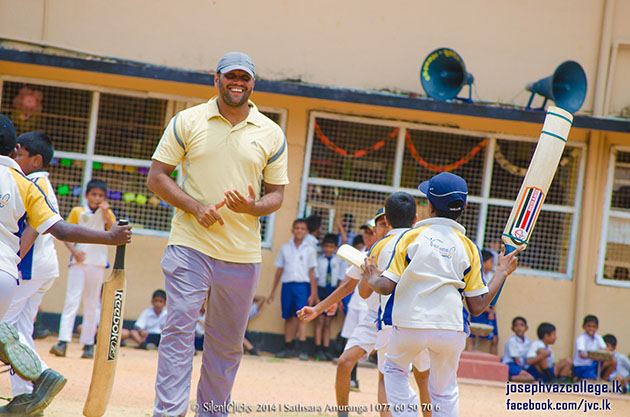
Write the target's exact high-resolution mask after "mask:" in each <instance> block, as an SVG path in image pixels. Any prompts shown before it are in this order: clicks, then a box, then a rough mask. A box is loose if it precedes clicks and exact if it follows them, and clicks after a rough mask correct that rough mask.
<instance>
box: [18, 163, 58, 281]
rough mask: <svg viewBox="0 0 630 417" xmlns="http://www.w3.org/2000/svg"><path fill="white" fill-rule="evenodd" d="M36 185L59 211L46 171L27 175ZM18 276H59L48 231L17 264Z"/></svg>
mask: <svg viewBox="0 0 630 417" xmlns="http://www.w3.org/2000/svg"><path fill="white" fill-rule="evenodd" d="M27 178H28V179H29V180H31V181H32V182H33V183H34V184H35V185H36V186H37V187H39V188H40V189H41V190H42V192H43V193H44V194H46V196H47V197H48V202H49V203H50V206H51V207H52V208H53V209H54V210H55V211H56V212H57V213H59V203H58V202H57V197H56V196H55V192H54V191H53V190H54V189H53V186H52V184H51V183H50V180H49V179H48V172H45V171H37V172H32V173H30V174H29V175H27ZM18 268H19V270H20V276H21V278H22V279H24V280H29V279H30V280H41V279H48V278H57V277H58V276H59V260H58V259H57V250H55V243H54V238H53V236H52V235H51V234H50V233H46V234H40V235H39V236H38V237H37V239H35V242H34V243H33V247H31V250H30V251H28V252H27V253H26V255H24V257H23V258H22V261H21V262H20V264H19V265H18Z"/></svg>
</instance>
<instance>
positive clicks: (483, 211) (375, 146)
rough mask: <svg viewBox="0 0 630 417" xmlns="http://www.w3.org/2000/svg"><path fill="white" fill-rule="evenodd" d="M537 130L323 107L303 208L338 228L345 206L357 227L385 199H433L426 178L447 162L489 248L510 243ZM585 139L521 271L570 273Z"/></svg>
mask: <svg viewBox="0 0 630 417" xmlns="http://www.w3.org/2000/svg"><path fill="white" fill-rule="evenodd" d="M536 142H537V138H530V137H513V136H509V137H508V136H507V135H506V136H502V135H496V134H490V133H484V132H472V131H462V130H460V129H454V128H446V127H437V126H425V125H420V124H412V123H407V122H399V121H390V120H377V119H371V118H361V117H354V116H342V115H334V114H328V113H321V112H313V113H312V114H311V117H310V129H309V137H308V143H307V150H306V157H305V164H304V174H303V179H302V189H301V195H300V209H299V213H300V215H304V216H307V215H310V214H313V213H316V214H319V215H320V216H321V217H322V218H323V229H324V230H326V231H329V232H335V233H337V232H338V226H337V224H338V223H339V222H340V221H339V219H341V218H343V215H344V214H346V213H350V214H352V215H353V219H354V224H353V226H352V231H353V232H355V233H358V231H359V230H358V227H359V226H361V225H362V224H364V223H365V222H366V221H367V220H368V219H370V218H371V217H373V216H374V213H375V212H376V210H377V209H378V208H379V207H381V206H382V205H383V204H384V201H385V198H386V197H387V196H388V195H389V194H390V193H392V192H395V191H399V190H402V191H406V192H408V193H410V194H412V195H414V196H415V197H416V198H417V201H418V204H419V208H420V213H419V215H420V216H421V217H426V216H427V213H426V208H425V206H426V200H425V198H424V195H423V194H422V193H421V192H420V191H419V190H418V189H417V186H418V184H419V183H420V182H422V181H425V180H428V179H429V178H431V177H432V176H433V175H435V174H436V173H438V172H441V171H450V172H453V173H454V174H457V175H460V176H461V177H463V178H464V179H466V181H467V183H468V193H469V197H468V205H467V207H466V210H465V212H464V214H463V216H462V218H461V219H460V221H461V223H462V224H463V225H464V226H465V227H466V230H467V235H468V236H469V237H470V238H471V239H473V240H474V241H475V242H476V243H477V245H478V246H479V247H480V248H484V247H488V248H491V249H497V248H498V247H500V240H499V239H500V236H501V233H502V232H503V228H504V226H505V223H506V222H507V219H508V217H509V214H510V211H511V209H512V206H513V204H514V200H515V199H516V196H517V194H518V191H519V189H520V186H521V182H522V180H523V178H524V176H525V173H526V171H527V168H528V166H529V161H530V159H531V157H532V155H533V153H534V150H535V148H536ZM582 155H583V147H582V145H579V144H568V145H567V147H566V148H565V151H564V154H563V156H562V160H561V162H560V167H559V168H558V171H557V173H556V176H555V177H554V181H553V183H552V185H551V189H550V191H549V193H548V196H547V199H546V201H545V205H544V207H543V211H542V213H541V214H540V217H539V219H538V226H537V228H536V232H535V233H534V235H533V237H532V240H531V241H530V245H529V247H528V249H527V250H526V251H525V252H523V254H522V255H520V259H519V265H520V267H519V273H522V274H529V275H540V276H547V277H553V278H565V279H570V278H571V276H572V268H573V254H574V251H575V236H576V230H577V213H578V207H579V204H580V198H581V193H580V190H581V183H582V182H581V181H582V176H583V171H584V168H583V161H582V159H583V158H582Z"/></svg>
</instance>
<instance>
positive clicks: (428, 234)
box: [383, 217, 488, 331]
mask: <svg viewBox="0 0 630 417" xmlns="http://www.w3.org/2000/svg"><path fill="white" fill-rule="evenodd" d="M465 233H466V229H464V227H463V226H462V225H460V224H459V223H457V222H456V221H454V220H451V219H447V218H442V217H432V218H429V219H426V220H423V221H421V222H418V223H417V225H416V228H415V229H412V230H410V231H408V232H406V233H405V234H403V235H402V236H401V238H400V239H399V241H398V243H397V244H396V248H395V250H394V255H393V257H392V260H391V263H390V265H389V267H388V268H387V271H385V272H383V276H385V277H387V278H389V279H391V280H392V281H394V282H396V283H397V285H396V290H395V292H394V295H393V297H394V299H393V303H392V322H393V324H394V325H395V326H399V327H410V328H417V329H444V330H459V331H467V323H466V319H465V318H464V311H463V302H462V293H463V295H465V296H467V297H475V296H478V295H482V294H485V293H487V292H488V288H487V287H486V284H485V282H484V281H483V274H482V262H481V255H480V253H479V248H478V247H477V245H475V243H474V242H473V241H471V240H470V239H468V238H467V237H466V236H465ZM390 302H391V300H390Z"/></svg>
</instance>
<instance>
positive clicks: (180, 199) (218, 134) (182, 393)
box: [147, 52, 289, 417]
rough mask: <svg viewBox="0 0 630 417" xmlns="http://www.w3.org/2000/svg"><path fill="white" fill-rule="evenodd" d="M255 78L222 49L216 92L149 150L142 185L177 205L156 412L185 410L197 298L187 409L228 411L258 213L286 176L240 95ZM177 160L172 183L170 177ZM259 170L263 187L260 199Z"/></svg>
mask: <svg viewBox="0 0 630 417" xmlns="http://www.w3.org/2000/svg"><path fill="white" fill-rule="evenodd" d="M254 77H255V69H254V64H253V62H252V60H251V59H250V58H249V57H248V56H247V55H245V54H243V53H240V52H230V53H228V54H225V55H224V56H223V57H222V58H221V59H220V60H219V63H218V65H217V70H216V74H215V76H214V84H215V86H216V87H217V89H218V96H217V97H214V98H212V99H211V100H210V101H208V102H207V103H204V104H201V105H198V106H195V107H191V108H189V109H186V110H183V111H181V112H180V113H178V114H177V115H175V117H173V119H172V120H171V121H170V123H169V124H168V126H167V127H166V129H165V131H164V135H163V136H162V139H161V140H160V143H159V144H158V146H157V149H156V151H155V153H154V154H153V163H152V165H151V170H150V172H149V176H148V179H147V186H148V187H149V189H150V190H151V191H153V192H155V194H157V195H158V196H159V197H160V198H162V199H163V200H164V201H166V202H167V203H169V204H171V205H173V206H175V208H176V211H175V215H174V216H173V220H172V223H171V235H170V238H169V241H168V247H167V248H166V251H165V253H164V256H163V258H162V264H161V265H162V270H163V272H164V276H165V279H166V283H165V288H166V292H167V296H168V300H169V310H168V315H167V319H166V325H165V327H164V330H163V332H162V339H161V341H160V349H159V360H158V371H157V377H156V383H155V390H156V400H155V408H154V414H153V415H154V416H156V417H163V416H183V415H185V414H186V411H187V408H188V397H189V392H190V380H191V374H192V360H193V349H194V327H195V320H196V318H197V316H198V314H199V311H200V310H201V306H202V304H203V302H204V300H205V298H206V297H208V306H207V314H206V324H205V337H204V354H203V362H202V368H201V377H200V379H199V385H198V389H197V404H196V406H195V407H194V408H196V410H197V413H196V414H197V415H200V416H215V415H217V416H223V415H227V414H228V412H229V411H230V406H229V402H230V394H231V391H232V385H233V383H234V377H235V376H236V371H237V369H238V366H239V363H240V360H241V356H242V343H243V337H244V335H245V328H246V326H247V319H248V315H249V310H250V307H251V305H252V300H253V297H254V290H255V289H256V284H257V282H258V276H259V273H260V262H261V253H260V223H259V221H258V219H259V217H261V216H266V215H269V214H271V213H273V212H274V211H276V210H277V209H278V208H280V206H281V205H282V200H283V195H284V186H285V184H288V182H289V180H288V176H287V146H286V140H285V137H284V134H283V132H282V130H281V129H280V127H279V126H278V125H277V124H275V123H274V122H273V121H271V120H270V119H268V118H267V117H265V116H264V115H263V114H261V113H260V112H259V111H258V109H257V108H256V106H255V105H254V104H253V103H252V102H251V101H249V100H248V99H249V96H250V95H251V93H252V91H253V89H254V83H255V80H254ZM179 164H181V167H182V168H181V169H182V173H183V177H184V180H183V181H182V183H181V184H180V185H178V184H176V183H175V182H173V181H172V180H171V178H170V177H169V176H170V175H171V173H172V172H173V170H174V169H175V167H177V165H179ZM261 178H262V181H263V182H264V191H265V194H264V196H262V197H261V198H259V195H260V194H261Z"/></svg>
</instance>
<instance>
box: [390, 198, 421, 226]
mask: <svg viewBox="0 0 630 417" xmlns="http://www.w3.org/2000/svg"><path fill="white" fill-rule="evenodd" d="M385 217H387V221H388V222H389V224H390V225H391V226H392V228H394V229H396V228H399V227H412V226H413V222H414V221H415V220H416V200H414V198H413V197H412V196H411V195H410V194H407V193H405V192H403V191H398V192H395V193H393V194H392V195H390V196H389V197H387V200H385Z"/></svg>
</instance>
